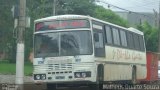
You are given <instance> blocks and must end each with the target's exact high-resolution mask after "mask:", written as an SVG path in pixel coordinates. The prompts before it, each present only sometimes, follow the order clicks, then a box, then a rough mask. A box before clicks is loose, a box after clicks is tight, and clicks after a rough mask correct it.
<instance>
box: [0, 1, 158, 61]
mask: <svg viewBox="0 0 160 90" xmlns="http://www.w3.org/2000/svg"><path fill="white" fill-rule="evenodd" d="M16 1H17V0H12V1H10V0H0V2H1V3H2V4H3V5H2V6H0V7H1V8H0V12H3V13H0V17H1V23H0V27H1V30H0V41H1V43H0V53H5V54H6V55H7V56H6V57H5V59H8V60H9V61H10V62H15V60H16V59H15V57H16V56H15V55H16V39H15V38H12V36H13V35H12V34H13V26H14V23H13V20H14V19H13V18H12V13H11V11H10V9H11V8H12V5H14V4H15V3H16ZM52 1H53V0H27V15H28V16H30V17H31V27H30V28H29V29H26V31H25V61H28V57H29V53H30V52H31V51H32V47H33V46H32V40H33V39H32V35H33V25H34V23H33V21H34V20H35V19H39V18H43V17H47V16H51V15H53V3H52ZM94 1H95V0H57V7H56V14H57V15H63V14H80V15H90V16H92V17H95V18H98V19H101V20H104V21H108V22H111V23H115V24H118V25H121V26H124V27H129V25H128V23H127V21H126V20H124V19H122V18H120V17H119V16H118V15H116V14H115V13H114V12H112V11H111V10H108V9H105V8H103V7H101V6H97V5H95V3H94ZM8 2H10V3H8ZM4 10H5V12H4ZM138 29H140V30H142V31H144V33H145V39H146V43H147V45H146V46H147V50H150V51H156V50H157V45H158V44H157V42H156V40H157V29H155V28H153V27H151V26H150V25H149V24H146V23H144V24H142V25H138ZM151 42H152V43H151Z"/></svg>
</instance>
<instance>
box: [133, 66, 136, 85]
mask: <svg viewBox="0 0 160 90" xmlns="http://www.w3.org/2000/svg"><path fill="white" fill-rule="evenodd" d="M132 84H133V85H134V84H137V68H136V65H133V67H132Z"/></svg>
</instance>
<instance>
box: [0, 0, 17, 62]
mask: <svg viewBox="0 0 160 90" xmlns="http://www.w3.org/2000/svg"><path fill="white" fill-rule="evenodd" d="M13 4H14V0H13V1H10V0H0V12H1V13H0V20H1V21H0V27H1V28H0V42H1V43H0V54H5V56H6V57H5V59H9V60H10V61H11V62H13V59H14V58H15V57H14V53H15V52H14V53H13V52H12V51H13V50H14V49H15V43H14V42H15V39H14V38H13V37H12V36H13V18H12V13H11V8H12V5H13Z"/></svg>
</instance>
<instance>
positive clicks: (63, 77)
mask: <svg viewBox="0 0 160 90" xmlns="http://www.w3.org/2000/svg"><path fill="white" fill-rule="evenodd" d="M55 78H56V79H65V76H56V77H55Z"/></svg>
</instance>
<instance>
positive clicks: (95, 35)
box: [94, 33, 99, 42]
mask: <svg viewBox="0 0 160 90" xmlns="http://www.w3.org/2000/svg"><path fill="white" fill-rule="evenodd" d="M94 40H95V41H96V42H98V41H99V35H98V33H94Z"/></svg>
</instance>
